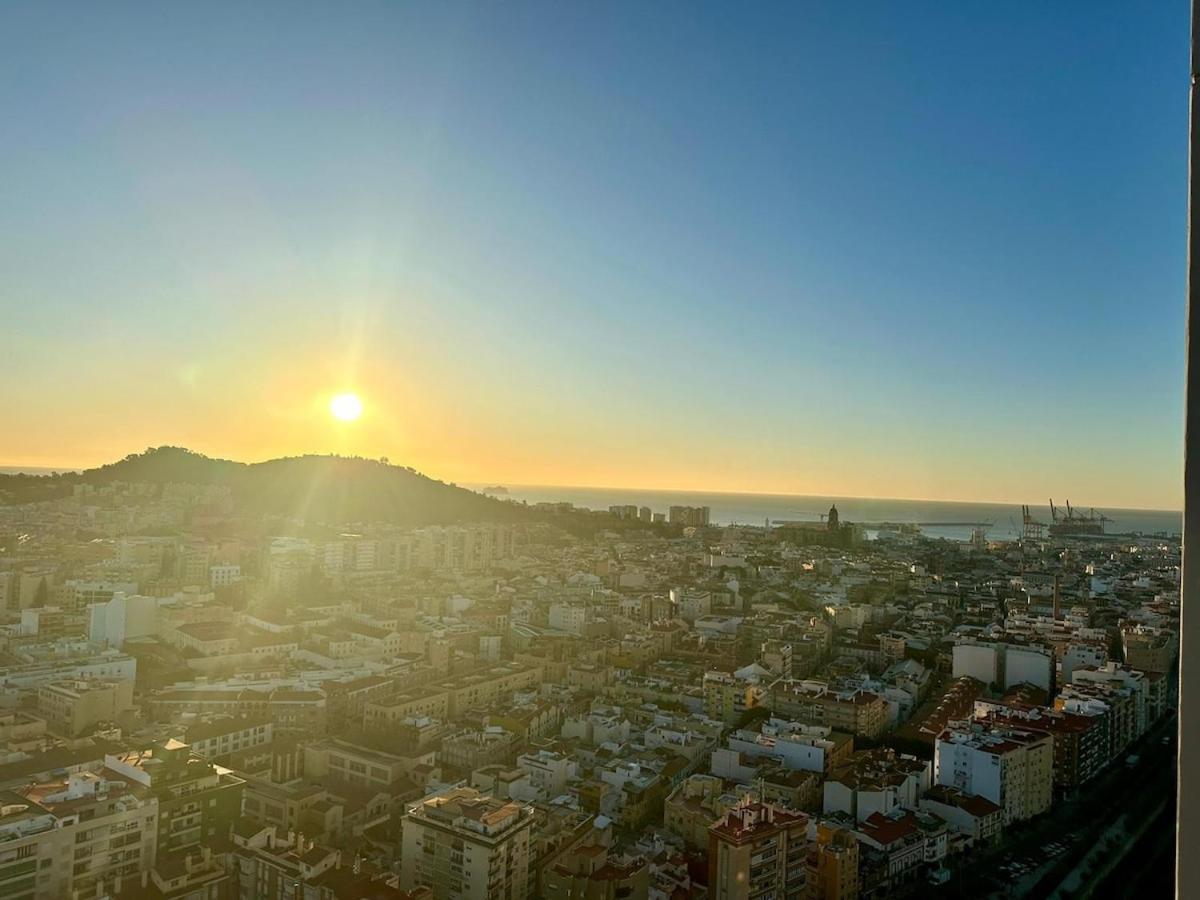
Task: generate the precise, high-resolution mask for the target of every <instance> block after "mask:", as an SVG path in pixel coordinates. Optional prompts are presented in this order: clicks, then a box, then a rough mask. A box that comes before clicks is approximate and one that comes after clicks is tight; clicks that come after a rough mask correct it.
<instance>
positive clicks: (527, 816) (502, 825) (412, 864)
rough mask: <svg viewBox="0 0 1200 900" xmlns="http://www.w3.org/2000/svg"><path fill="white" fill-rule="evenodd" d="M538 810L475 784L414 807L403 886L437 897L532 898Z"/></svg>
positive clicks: (407, 821) (406, 822) (406, 828)
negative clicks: (532, 858)
mask: <svg viewBox="0 0 1200 900" xmlns="http://www.w3.org/2000/svg"><path fill="white" fill-rule="evenodd" d="M533 824H534V813H533V810H532V808H530V807H527V806H523V805H521V804H519V803H514V802H512V801H507V802H506V801H501V800H497V799H496V798H494V797H489V796H487V795H485V794H480V793H479V792H478V791H476V790H474V789H473V788H454V789H452V790H450V791H448V792H446V793H444V794H440V795H437V796H434V797H427V798H425V799H423V800H421V801H419V802H417V803H414V804H411V805H410V806H409V807H408V812H407V815H405V817H404V819H403V820H402V830H403V837H402V844H403V850H402V853H401V871H400V886H401V888H404V889H411V888H415V887H420V886H424V887H427V888H429V889H430V890H432V891H433V896H434V897H435V898H436V900H468V898H470V900H523V898H526V897H529V896H530V891H529V884H530V881H529V866H530V852H529V845H530V833H531V831H532V829H533Z"/></svg>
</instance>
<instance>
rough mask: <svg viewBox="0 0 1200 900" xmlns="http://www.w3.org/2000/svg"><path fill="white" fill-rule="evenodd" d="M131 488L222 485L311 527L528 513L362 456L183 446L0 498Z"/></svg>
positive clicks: (19, 484)
mask: <svg viewBox="0 0 1200 900" xmlns="http://www.w3.org/2000/svg"><path fill="white" fill-rule="evenodd" d="M110 482H133V483H151V484H169V483H180V484H205V485H224V486H227V487H228V488H229V489H230V491H231V492H232V494H233V497H234V500H235V502H236V503H237V504H238V506H239V507H240V508H241V509H244V510H246V511H247V512H251V513H257V514H262V515H281V516H296V517H300V518H304V519H306V520H308V521H312V522H325V523H347V522H391V523H394V524H397V525H440V524H451V523H454V522H465V521H474V522H484V521H494V522H512V521H520V520H526V521H528V520H529V519H530V510H529V509H528V508H526V507H524V506H522V505H520V504H515V503H507V502H504V501H502V500H497V499H495V498H493V497H487V496H484V495H483V494H478V493H475V492H474V491H470V490H467V489H466V488H461V487H458V486H457V485H453V484H446V483H445V482H441V481H437V480H436V479H433V478H429V477H427V476H425V475H422V474H420V473H419V472H416V471H414V470H413V469H410V468H407V467H404V466H396V465H391V464H389V463H387V462H384V461H377V460H371V459H363V458H360V457H338V456H297V457H287V458H282V459H273V460H268V461H266V462H260V463H243V462H236V461H234V460H228V459H215V458H212V457H208V456H205V455H203V454H201V453H195V452H193V451H191V450H187V449H185V448H183V447H170V446H164V447H151V448H149V449H147V450H146V451H145V452H143V453H132V454H130V455H129V456H127V457H125V458H124V459H122V460H119V461H118V462H115V463H109V464H108V465H104V466H100V467H99V468H96V469H87V470H85V471H83V472H69V473H62V474H57V475H0V498H3V502H6V503H30V502H36V501H39V500H53V499H57V498H61V497H67V496H70V495H71V492H72V490H73V488H74V485H76V484H107V483H110Z"/></svg>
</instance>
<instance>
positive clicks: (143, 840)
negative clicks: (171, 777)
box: [0, 772, 158, 900]
mask: <svg viewBox="0 0 1200 900" xmlns="http://www.w3.org/2000/svg"><path fill="white" fill-rule="evenodd" d="M110 774H111V773H107V772H106V773H102V774H96V773H93V772H77V773H74V774H71V775H68V776H67V777H66V778H50V779H46V780H40V781H35V782H34V783H33V784H31V785H29V786H27V787H25V788H23V789H22V790H21V791H20V792H16V793H11V792H6V794H5V795H4V799H3V801H2V803H0V838H3V839H2V840H0V896H3V897H6V898H9V897H12V898H28V900H57V898H61V897H70V898H72V900H100V898H103V897H105V896H107V895H108V894H109V893H110V892H113V891H116V890H119V889H120V888H121V887H122V886H124V885H127V884H135V885H136V884H138V883H140V879H141V876H142V873H143V872H145V871H147V870H148V869H149V868H150V866H151V865H153V863H154V860H155V856H156V851H157V843H158V835H157V832H156V830H155V824H154V823H155V818H156V814H157V813H158V802H157V799H156V798H155V797H154V795H153V794H152V792H150V791H148V790H146V789H145V788H144V787H143V786H141V785H137V784H129V783H128V782H127V781H125V780H124V779H122V778H120V777H109V775H110Z"/></svg>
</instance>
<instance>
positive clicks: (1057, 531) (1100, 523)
mask: <svg viewBox="0 0 1200 900" xmlns="http://www.w3.org/2000/svg"><path fill="white" fill-rule="evenodd" d="M1050 518H1051V519H1052V520H1053V521H1052V522H1051V523H1050V526H1049V529H1048V530H1049V532H1050V534H1052V535H1055V536H1056V537H1070V536H1073V535H1074V536H1080V537H1089V536H1091V537H1096V536H1099V535H1103V534H1104V524H1105V523H1106V522H1111V521H1112V519H1110V518H1109V517H1108V516H1106V515H1104V513H1100V512H1096V510H1095V509H1094V508H1093V509H1090V510H1088V511H1087V512H1083V511H1082V510H1079V509H1077V508H1074V507H1072V506H1071V501H1070V500H1068V501H1067V511H1066V512H1065V513H1064V512H1063V511H1062V510H1061V509H1059V508H1058V507H1057V506H1055V505H1054V501H1053V500H1051V501H1050Z"/></svg>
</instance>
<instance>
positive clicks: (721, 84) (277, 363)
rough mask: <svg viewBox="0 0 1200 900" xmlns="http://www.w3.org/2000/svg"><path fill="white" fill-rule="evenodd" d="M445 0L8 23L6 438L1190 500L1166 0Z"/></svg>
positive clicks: (1179, 44) (54, 446) (987, 496)
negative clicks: (343, 10)
mask: <svg viewBox="0 0 1200 900" xmlns="http://www.w3.org/2000/svg"><path fill="white" fill-rule="evenodd" d="M464 9H465V8H464V7H436V8H435V7H421V6H413V7H406V8H404V9H397V8H393V7H390V6H386V5H378V6H376V5H370V4H367V5H362V6H360V7H359V8H358V10H359V12H358V15H356V16H354V17H348V16H341V15H337V14H335V13H333V12H322V11H313V10H309V11H297V10H294V9H288V10H287V14H286V15H282V14H281V13H282V11H283V8H282V7H271V6H263V7H260V8H258V9H256V10H253V11H245V12H244V13H243V14H242V15H240V16H239V18H238V20H237V23H236V26H237V27H236V28H235V27H231V23H230V22H229V21H228V20H227V19H224V18H222V16H221V15H220V14H219V12H215V11H202V10H188V11H181V10H159V11H156V12H155V13H154V14H152V15H147V14H146V13H145V11H144V10H138V11H135V10H134V9H133V8H129V7H116V8H111V9H108V10H104V11H100V10H88V9H80V10H76V11H74V13H73V15H72V20H73V23H74V25H75V27H74V28H72V29H71V30H70V31H69V32H68V33H61V29H60V28H59V25H58V23H56V22H54V21H52V18H51V16H50V13H49V12H48V11H46V10H38V9H35V8H22V9H17V8H13V9H9V10H5V11H4V12H3V13H0V22H3V23H4V26H5V27H4V28H3V29H2V30H3V32H4V33H6V34H9V35H21V36H22V39H21V40H20V41H16V40H13V41H10V42H9V46H8V47H7V48H6V54H5V62H4V63H0V66H3V70H4V71H5V72H6V73H8V74H10V75H11V77H9V78H5V79H4V80H3V82H2V83H0V98H3V99H2V101H0V102H3V104H4V106H5V108H6V110H9V112H10V122H11V123H12V127H11V128H10V129H9V139H8V140H7V141H5V142H4V145H3V146H0V164H2V165H4V166H5V169H6V171H7V172H8V173H9V174H10V183H11V184H12V185H13V188H12V189H11V190H10V191H8V192H7V193H6V202H5V203H4V204H3V205H2V206H0V234H2V235H3V238H4V239H3V241H0V273H3V277H4V283H5V285H6V290H5V291H4V294H3V297H0V315H3V320H4V323H5V332H6V336H8V337H9V338H10V340H8V341H7V342H6V349H5V353H4V354H2V355H0V378H2V379H3V380H4V382H5V383H6V384H7V385H9V386H10V388H12V389H11V390H9V391H8V392H6V401H7V402H6V421H7V426H8V427H7V429H6V436H5V440H4V441H3V442H2V445H0V465H3V466H25V465H28V466H71V467H76V466H91V465H100V464H102V463H105V462H110V461H113V460H115V459H119V458H120V457H121V456H123V455H124V454H126V453H129V452H131V451H134V450H138V449H141V448H144V447H146V446H148V445H157V444H163V443H170V444H177V445H182V446H187V447H190V448H193V449H195V450H198V451H201V452H204V453H207V454H209V455H213V456H221V457H228V458H234V459H249V460H255V459H267V458H272V457H278V456H283V455H295V454H300V453H309V452H317V453H320V452H336V453H343V454H361V455H364V456H370V457H378V456H383V455H386V456H389V457H390V458H391V459H392V460H394V461H397V462H402V463H404V464H407V465H411V466H413V467H415V468H417V469H418V470H420V471H423V472H427V473H429V474H431V475H433V476H435V477H438V478H442V479H445V480H449V481H456V482H461V483H495V482H499V483H515V484H559V485H590V486H601V487H623V488H630V487H631V486H633V485H653V486H654V487H655V488H657V489H678V490H693V491H697V490H703V491H721V492H757V493H771V494H798V495H814V494H818V495H819V494H826V495H839V496H863V497H901V498H903V497H907V498H922V499H945V500H962V501H981V502H982V501H998V502H1023V501H1024V502H1029V501H1031V500H1033V499H1034V498H1040V497H1044V496H1056V497H1057V496H1062V497H1067V496H1070V497H1072V498H1078V499H1079V501H1080V502H1081V503H1086V504H1087V505H1089V506H1091V505H1095V506H1113V507H1127V508H1152V509H1177V508H1179V506H1180V505H1181V495H1182V490H1181V477H1180V472H1179V468H1180V467H1179V464H1178V460H1179V459H1180V457H1181V455H1182V428H1181V418H1182V417H1181V416H1180V411H1181V410H1182V385H1183V352H1182V351H1183V345H1182V340H1181V331H1182V329H1181V327H1180V326H1181V325H1182V308H1183V302H1182V301H1183V272H1184V265H1183V260H1184V246H1183V242H1182V240H1180V239H1177V238H1178V236H1179V235H1181V234H1182V232H1183V223H1184V198H1183V192H1182V190H1181V185H1182V184H1183V183H1184V179H1185V176H1186V155H1185V140H1184V138H1185V133H1186V124H1187V115H1186V91H1187V79H1186V78H1185V77H1181V76H1179V74H1178V73H1179V72H1182V71H1184V68H1183V67H1184V65H1185V62H1186V59H1187V44H1186V28H1184V27H1183V21H1184V16H1185V15H1186V10H1185V9H1184V8H1183V7H1180V8H1179V9H1178V10H1175V9H1173V8H1172V7H1170V6H1168V5H1161V6H1157V7H1155V8H1154V9H1152V10H1141V9H1139V10H1133V9H1128V10H1122V9H1112V10H1106V11H1105V12H1104V13H1103V14H1097V15H1093V16H1086V17H1085V16H1081V15H1080V14H1079V8H1078V7H1073V6H1069V5H1066V6H1062V7H1056V8H1052V9H1044V8H1041V7H1034V6H1028V7H1015V8H1014V7H1009V8H1005V9H989V10H984V9H975V10H954V11H953V12H947V11H946V10H945V9H939V8H938V7H936V6H934V5H924V6H918V7H906V8H905V9H903V10H901V9H898V8H890V7H889V6H888V5H887V4H874V5H867V6H863V7H859V8H856V9H855V10H852V11H851V10H844V9H835V8H833V7H828V8H823V9H822V8H808V9H803V10H800V9H794V8H790V7H773V8H764V9H763V11H762V12H761V14H760V15H758V16H755V17H748V16H737V15H732V14H726V13H724V12H722V11H720V10H715V9H692V8H688V9H686V10H683V9H681V8H678V7H675V8H668V7H664V8H660V9H644V8H641V7H633V6H629V5H618V6H614V7H611V8H608V9H605V10H597V11H592V12H591V13H590V14H589V15H588V16H584V15H583V14H582V13H580V12H579V11H577V10H565V9H561V8H555V7H553V6H550V5H545V6H540V5H533V6H527V7H524V8H523V9H522V10H499V9H488V8H487V7H479V8H474V9H472V11H471V14H470V15H466V14H465V13H464ZM51 36H53V37H54V38H55V40H50V38H51ZM346 392H353V393H356V394H357V395H359V396H360V397H361V398H362V403H363V407H364V411H363V415H362V417H361V418H360V419H358V420H357V421H353V422H345V423H343V422H338V421H334V420H332V419H331V418H330V416H329V414H328V409H327V406H328V400H329V398H330V397H331V396H332V395H334V394H337V393H346ZM65 424H69V427H70V429H71V440H70V442H69V446H70V450H69V451H68V450H67V449H65V447H66V444H65V443H64V441H63V440H62V436H63V431H64V425H65Z"/></svg>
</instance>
